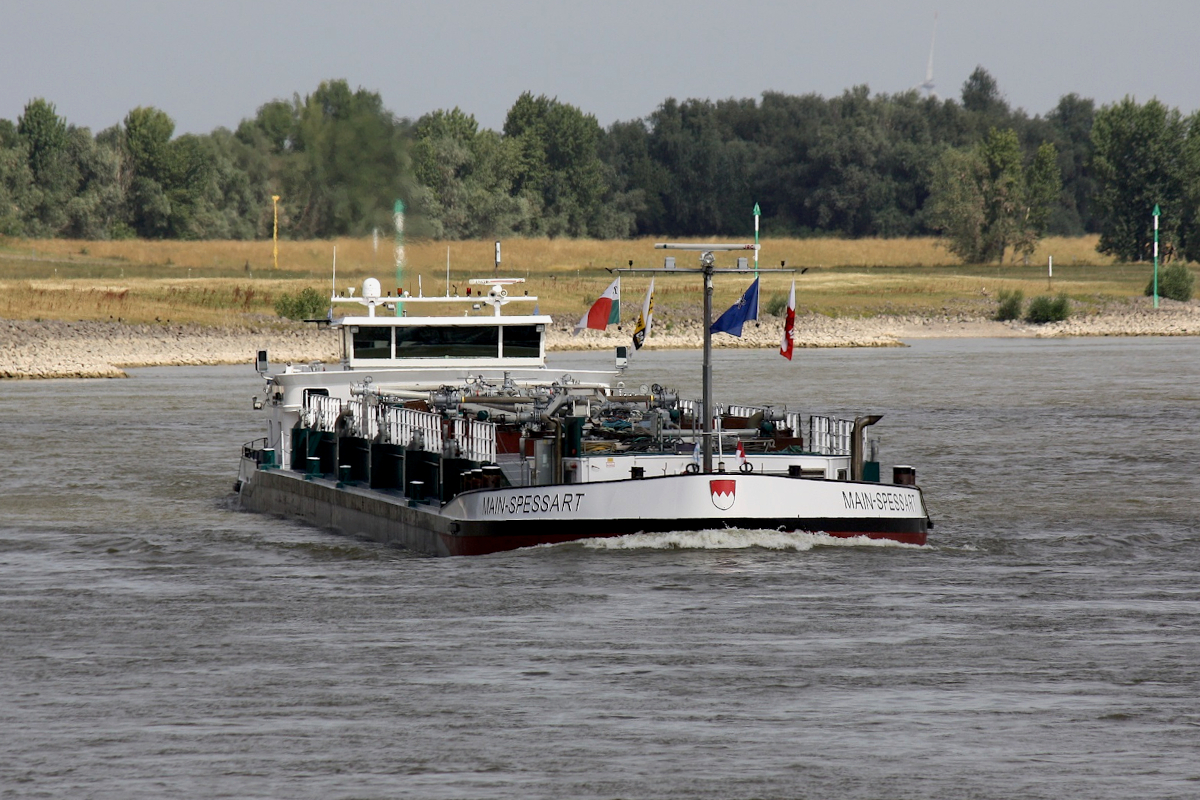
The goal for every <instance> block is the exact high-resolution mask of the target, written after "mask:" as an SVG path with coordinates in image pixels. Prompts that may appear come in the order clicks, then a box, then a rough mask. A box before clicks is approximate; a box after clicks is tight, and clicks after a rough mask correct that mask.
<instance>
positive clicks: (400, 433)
mask: <svg viewBox="0 0 1200 800" xmlns="http://www.w3.org/2000/svg"><path fill="white" fill-rule="evenodd" d="M380 408H381V409H383V411H382V413H381V415H380V431H381V433H382V439H383V441H384V442H385V443H387V444H398V445H403V446H405V447H413V448H415V449H417V450H424V451H425V452H427V453H440V452H442V449H443V447H444V446H445V443H444V437H443V436H442V415H441V414H434V413H431V412H429V411H418V410H416V409H414V408H400V407H397V406H380Z"/></svg>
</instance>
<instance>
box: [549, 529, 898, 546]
mask: <svg viewBox="0 0 1200 800" xmlns="http://www.w3.org/2000/svg"><path fill="white" fill-rule="evenodd" d="M572 544H574V545H582V546H583V547H586V548H588V549H591V550H744V549H747V548H751V547H759V548H762V549H764V550H793V551H797V552H801V551H805V550H811V549H813V548H814V547H917V546H918V545H909V544H903V543H901V542H894V541H891V540H888V539H871V538H868V537H866V536H855V537H853V538H849V539H845V538H839V537H837V536H830V535H828V534H825V533H805V532H800V531H797V532H794V533H789V532H784V531H772V530H761V529H756V530H747V529H744V528H725V529H722V530H709V531H670V532H666V533H630V534H626V535H624V536H613V537H610V538H605V539H581V540H578V541H576V542H565V543H564V545H572ZM551 546H553V547H560V546H563V545H551Z"/></svg>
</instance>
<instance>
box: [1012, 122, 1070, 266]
mask: <svg viewBox="0 0 1200 800" xmlns="http://www.w3.org/2000/svg"><path fill="white" fill-rule="evenodd" d="M1022 188H1023V191H1022V198H1021V199H1022V202H1021V207H1020V209H1019V219H1018V233H1017V238H1016V241H1015V245H1016V248H1017V251H1018V252H1019V253H1021V254H1022V255H1024V256H1025V259H1026V261H1027V262H1028V260H1029V258H1030V256H1032V255H1033V251H1034V250H1036V249H1037V245H1038V242H1040V241H1041V240H1042V237H1043V236H1045V235H1046V229H1047V228H1048V227H1049V225H1050V216H1051V214H1052V213H1053V209H1054V208H1055V207H1056V205H1057V202H1058V198H1059V194H1060V192H1061V191H1062V175H1061V173H1060V172H1059V166H1058V151H1057V148H1055V146H1054V145H1053V144H1051V143H1050V142H1043V143H1042V144H1041V145H1039V146H1038V149H1037V153H1036V154H1035V155H1034V157H1033V162H1032V163H1031V164H1030V165H1029V167H1028V168H1027V169H1026V170H1025V171H1024V175H1023V187H1022Z"/></svg>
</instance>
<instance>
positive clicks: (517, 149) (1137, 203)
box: [0, 67, 1200, 263]
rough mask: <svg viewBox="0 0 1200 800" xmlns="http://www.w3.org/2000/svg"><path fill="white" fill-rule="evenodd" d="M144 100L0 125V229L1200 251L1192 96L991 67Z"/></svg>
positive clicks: (327, 88)
mask: <svg viewBox="0 0 1200 800" xmlns="http://www.w3.org/2000/svg"><path fill="white" fill-rule="evenodd" d="M174 127H175V126H174V122H173V121H172V120H171V118H170V117H169V116H168V115H167V114H166V113H165V112H163V111H162V110H160V109H156V108H135V109H133V110H132V111H130V112H129V114H128V115H127V116H126V117H125V119H124V120H123V122H122V123H121V124H119V125H115V126H113V127H111V128H108V129H106V130H103V131H100V132H99V133H97V134H95V135H93V134H92V133H91V132H90V131H89V130H88V129H87V128H81V127H77V126H75V125H71V124H69V123H68V122H67V121H66V120H65V119H64V118H62V117H61V116H60V115H59V114H58V113H57V111H56V109H55V107H54V105H53V104H52V103H50V102H48V101H46V100H45V99H41V98H38V99H34V100H31V101H30V102H29V103H28V104H27V105H26V106H25V109H24V111H23V113H22V114H21V115H20V117H19V118H18V119H17V120H16V121H15V122H12V121H8V120H0V235H8V236H30V237H74V238H81V239H105V238H122V237H133V236H138V237H146V238H178V239H207V238H227V239H252V238H264V237H270V236H271V230H272V220H273V212H274V210H275V209H274V205H273V202H272V196H278V197H279V198H280V200H279V203H278V210H279V215H280V230H281V234H282V235H284V236H286V237H288V238H321V237H330V236H345V235H364V234H368V233H370V232H371V231H372V230H374V229H380V230H387V229H388V228H389V227H390V224H391V214H392V206H393V202H394V200H396V199H403V200H404V201H405V204H406V206H407V207H408V208H409V209H410V212H411V216H410V219H409V222H408V230H409V231H410V233H411V234H412V235H416V236H428V237H435V238H442V239H465V238H492V237H510V236H550V237H556V236H568V237H596V238H622V237H628V236H635V235H663V236H712V235H723V236H745V235H746V234H747V233H748V231H749V230H750V229H751V226H752V219H751V217H750V209H752V208H753V207H754V205H755V204H756V203H757V204H758V205H759V206H760V208H761V209H762V214H763V216H762V219H761V223H762V230H763V232H764V233H765V234H766V235H769V236H799V237H808V236H838V237H845V238H857V237H876V236H878V237H897V236H918V235H941V236H944V237H945V238H946V241H947V245H948V247H950V249H951V250H952V251H953V252H955V253H956V254H958V255H959V256H960V257H961V258H963V260H964V261H968V262H980V263H982V262H989V261H1003V260H1004V259H1005V258H1006V257H1007V258H1015V257H1018V256H1022V255H1024V256H1028V255H1029V254H1031V253H1032V252H1033V249H1034V247H1035V246H1036V243H1037V241H1038V240H1039V239H1040V238H1042V237H1043V236H1045V235H1068V236H1069V235H1079V234H1084V233H1098V234H1100V247H1099V249H1100V250H1101V251H1102V252H1106V253H1111V254H1113V255H1115V256H1117V257H1118V258H1121V259H1123V260H1128V261H1138V260H1145V259H1147V258H1148V257H1149V255H1150V252H1151V248H1152V241H1153V228H1152V220H1151V217H1150V212H1151V209H1152V208H1153V207H1154V206H1155V205H1158V206H1159V207H1160V209H1161V212H1162V216H1161V217H1160V220H1161V230H1160V237H1161V239H1162V241H1163V243H1164V252H1165V254H1167V255H1168V256H1176V257H1179V258H1184V259H1187V260H1192V261H1196V260H1200V114H1196V113H1194V114H1191V115H1190V116H1185V115H1183V114H1182V113H1181V112H1180V111H1179V110H1178V109H1173V108H1168V107H1166V106H1165V105H1163V104H1162V103H1160V102H1159V101H1158V100H1154V99H1152V100H1150V101H1148V102H1145V103H1138V102H1137V101H1136V100H1134V99H1132V98H1126V99H1124V100H1122V101H1120V102H1117V103H1113V104H1111V105H1106V106H1102V107H1100V108H1097V107H1096V104H1095V102H1094V101H1092V100H1090V99H1086V98H1082V97H1080V96H1078V95H1076V94H1068V95H1066V96H1064V97H1062V98H1061V99H1060V100H1059V102H1058V104H1057V105H1056V106H1055V107H1054V108H1053V109H1052V110H1050V111H1049V112H1048V113H1046V114H1045V115H1038V116H1032V117H1031V116H1029V115H1028V114H1027V113H1026V112H1025V111H1023V110H1022V109H1019V108H1012V107H1011V106H1010V105H1009V104H1008V103H1007V102H1006V101H1005V99H1004V96H1003V94H1002V93H1001V91H1000V89H999V87H998V86H997V84H996V81H995V80H994V79H993V78H992V76H991V75H990V74H989V73H988V72H987V71H986V70H984V69H983V68H982V67H980V68H977V69H976V70H975V71H974V72H973V73H972V74H971V76H970V77H969V78H968V79H967V80H966V82H965V83H964V84H963V86H962V90H961V93H960V96H959V97H958V98H946V99H942V98H937V97H932V96H928V97H926V96H921V95H920V94H919V93H918V92H916V91H910V92H905V93H900V94H892V95H888V94H875V95H872V94H871V92H870V90H869V89H868V87H866V86H856V87H853V88H851V89H848V90H846V91H845V92H843V93H842V94H841V95H840V96H837V97H830V98H826V97H822V96H819V95H815V94H809V95H800V96H798V95H787V94H782V93H778V92H766V93H764V94H763V95H762V97H761V98H757V99H755V98H751V99H728V100H718V101H712V100H685V101H678V100H675V99H668V100H666V101H664V102H663V103H662V104H661V105H660V106H659V107H658V108H657V109H655V110H654V111H653V112H652V113H650V114H649V115H648V116H647V117H645V118H643V119H637V120H630V121H623V122H616V123H614V124H612V125H610V126H609V127H608V128H602V127H601V126H600V125H599V123H598V122H597V121H596V118H595V117H594V116H592V115H591V114H587V113H585V112H584V111H582V110H581V109H579V108H577V107H575V106H573V105H570V104H569V103H565V102H561V101H559V100H558V99H556V98H548V97H545V96H536V97H535V96H534V95H532V94H531V93H528V92H527V93H524V94H522V95H521V96H520V97H519V98H517V100H516V102H515V103H514V104H513V106H512V107H511V108H510V109H509V111H508V114H507V116H506V118H505V120H504V124H503V127H502V129H501V130H499V131H493V130H489V129H485V128H481V127H480V126H479V124H478V123H477V121H476V120H475V118H474V117H473V116H472V115H471V114H469V113H466V112H464V111H462V110H460V109H458V108H455V109H451V110H444V109H443V110H437V111H432V112H430V113H428V114H425V115H424V116H422V117H420V118H419V119H417V120H415V121H414V120H409V119H403V118H398V117H396V116H395V115H394V114H392V113H391V112H390V111H388V110H387V109H386V108H385V107H384V105H383V103H382V100H381V98H380V96H379V95H378V94H377V93H374V92H369V91H366V90H364V89H361V88H360V89H357V90H352V89H351V88H350V87H349V85H348V84H347V83H346V81H343V80H333V81H326V82H323V83H321V85H320V86H319V87H318V88H317V89H316V91H314V92H312V93H311V94H308V95H305V96H304V97H301V96H300V95H298V94H297V95H295V96H294V97H293V98H292V99H291V100H273V101H271V102H268V103H266V104H264V105H263V106H261V107H260V108H259V109H258V110H257V112H256V113H255V115H254V116H253V117H250V118H247V119H245V120H243V121H242V122H241V124H239V125H238V127H237V129H236V130H234V131H230V130H228V129H225V128H218V129H217V130H215V131H213V132H212V133H210V134H205V135H195V134H184V135H181V136H175V135H174Z"/></svg>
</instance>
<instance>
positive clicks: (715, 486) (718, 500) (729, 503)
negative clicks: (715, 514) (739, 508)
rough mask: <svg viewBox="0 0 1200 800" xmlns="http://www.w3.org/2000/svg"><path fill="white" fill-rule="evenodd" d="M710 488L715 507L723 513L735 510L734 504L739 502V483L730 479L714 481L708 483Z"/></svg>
mask: <svg viewBox="0 0 1200 800" xmlns="http://www.w3.org/2000/svg"><path fill="white" fill-rule="evenodd" d="M708 488H709V489H710V490H711V491H712V501H713V505H714V506H716V507H717V508H719V509H721V510H722V511H728V510H729V509H731V508H733V503H734V501H735V500H737V481H735V480H730V479H728V478H725V479H723V480H712V481H709V482H708Z"/></svg>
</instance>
